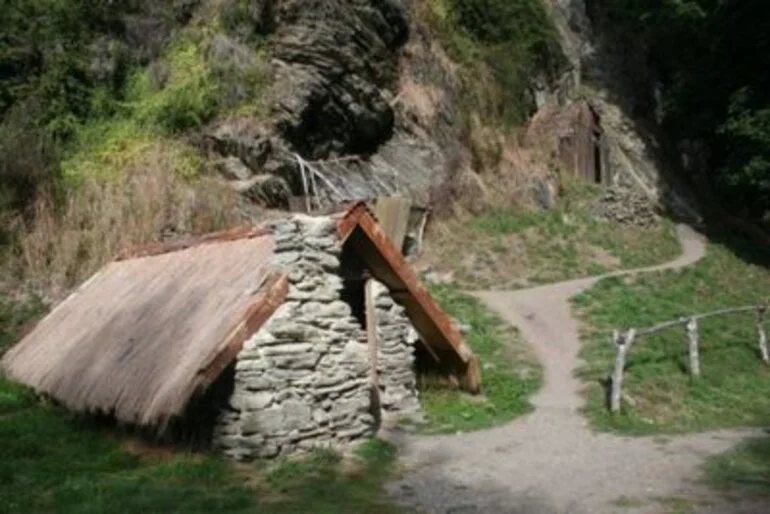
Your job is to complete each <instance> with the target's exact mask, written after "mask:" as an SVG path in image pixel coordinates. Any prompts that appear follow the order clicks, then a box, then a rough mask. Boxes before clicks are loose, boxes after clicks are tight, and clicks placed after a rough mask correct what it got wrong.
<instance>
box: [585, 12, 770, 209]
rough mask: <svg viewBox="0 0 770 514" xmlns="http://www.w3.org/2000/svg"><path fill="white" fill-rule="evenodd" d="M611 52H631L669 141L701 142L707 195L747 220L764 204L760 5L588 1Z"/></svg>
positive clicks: (768, 108) (768, 112) (766, 139)
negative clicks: (641, 64) (645, 72)
mask: <svg viewBox="0 0 770 514" xmlns="http://www.w3.org/2000/svg"><path fill="white" fill-rule="evenodd" d="M591 7H592V10H593V15H594V17H595V18H598V19H600V20H601V23H603V26H604V30H605V31H609V32H611V33H612V37H613V41H614V42H615V43H616V44H617V45H618V47H619V48H620V49H621V51H625V52H635V51H640V50H639V49H641V52H642V53H643V54H644V55H643V60H644V61H645V62H646V63H647V65H648V66H649V67H650V68H651V69H652V71H653V73H654V75H655V77H656V79H657V80H658V81H659V82H660V83H661V85H662V90H663V106H664V118H663V120H662V126H663V129H664V132H665V134H666V135H667V136H668V140H669V142H670V143H671V144H672V146H676V145H677V144H678V143H681V142H683V141H700V142H703V143H704V144H705V147H706V148H708V155H707V166H708V169H705V170H704V169H701V170H691V171H693V172H697V174H698V176H699V177H704V176H705V177H706V178H707V182H708V184H706V185H707V186H708V187H709V188H710V189H711V190H712V192H713V193H714V197H715V199H716V200H717V201H718V202H719V203H720V204H721V205H722V206H725V207H732V208H733V210H735V211H742V212H743V213H744V214H747V215H749V216H751V217H753V218H755V219H760V218H762V217H764V216H765V215H766V213H767V211H768V210H770V5H768V4H767V2H764V1H763V0H655V1H648V0H594V1H593V2H591Z"/></svg>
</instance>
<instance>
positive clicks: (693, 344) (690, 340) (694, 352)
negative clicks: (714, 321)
mask: <svg viewBox="0 0 770 514" xmlns="http://www.w3.org/2000/svg"><path fill="white" fill-rule="evenodd" d="M686 327H687V344H688V346H689V350H690V352H689V353H690V375H692V376H694V377H699V376H700V356H699V355H698V319H697V318H696V317H694V316H693V317H691V318H690V319H689V320H687V325H686Z"/></svg>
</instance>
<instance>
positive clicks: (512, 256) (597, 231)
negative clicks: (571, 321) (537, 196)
mask: <svg viewBox="0 0 770 514" xmlns="http://www.w3.org/2000/svg"><path fill="white" fill-rule="evenodd" d="M600 194H601V191H600V190H599V189H597V188H594V187H591V186H586V185H583V184H568V186H567V190H566V193H565V195H564V197H563V198H561V199H560V200H559V202H558V203H557V205H556V206H554V207H553V208H552V209H548V210H542V209H538V210H528V211H527V210H520V209H516V208H500V209H492V210H489V211H488V212H485V213H483V214H481V215H479V216H476V217H474V218H472V219H469V220H459V219H458V220H453V221H450V222H448V223H447V224H446V225H445V226H442V227H437V228H436V230H435V233H434V234H432V235H430V239H429V245H428V248H427V249H426V252H427V255H426V256H425V257H424V258H423V261H424V263H425V264H427V265H430V266H432V267H435V268H436V269H437V270H439V271H447V272H452V273H453V277H454V280H455V281H456V282H457V283H458V285H459V286H461V287H463V288H466V289H475V290H485V289H517V288H521V287H526V286H530V285H535V284H543V283H553V282H559V281H562V280H567V279H571V278H578V277H584V276H591V275H600V274H602V273H606V272H608V271H613V270H617V269H628V268H635V267H641V266H647V265H652V264H658V263H660V262H664V261H667V260H669V259H671V258H674V257H676V256H677V255H678V254H679V251H680V248H679V243H678V241H677V238H676V233H675V230H674V227H673V225H672V224H671V223H670V222H668V221H663V222H662V223H661V225H660V226H653V227H649V228H641V227H637V226H633V225H622V224H620V223H616V222H611V221H605V220H601V219H600V218H598V217H597V215H596V214H595V213H594V212H592V210H593V209H592V207H593V206H594V205H595V204H596V202H597V200H598V198H599V195H600Z"/></svg>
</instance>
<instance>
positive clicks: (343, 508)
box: [0, 303, 396, 514]
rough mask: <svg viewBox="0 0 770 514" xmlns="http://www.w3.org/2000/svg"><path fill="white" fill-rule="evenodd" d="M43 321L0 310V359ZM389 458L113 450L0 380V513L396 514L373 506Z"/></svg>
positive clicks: (17, 310) (115, 443)
mask: <svg viewBox="0 0 770 514" xmlns="http://www.w3.org/2000/svg"><path fill="white" fill-rule="evenodd" d="M41 311H42V307H41V306H40V305H39V304H38V303H31V304H29V305H24V306H19V305H11V304H9V303H0V353H1V352H2V351H3V350H4V349H7V347H8V346H9V345H10V343H11V342H12V341H15V340H16V338H17V337H18V331H19V329H20V328H21V327H22V326H24V324H25V323H27V322H28V321H29V320H30V319H31V318H33V317H34V316H36V315H38V314H40V313H41ZM128 443H136V444H133V445H129V444H128ZM395 457H396V455H395V450H394V448H393V447H392V446H390V445H389V444H387V443H385V442H383V441H380V440H377V439H375V440H371V441H368V442H366V443H364V444H363V445H361V446H360V447H359V448H358V449H357V451H356V452H355V455H353V456H351V457H347V458H343V457H342V456H340V455H339V454H337V453H334V452H332V451H330V450H318V451H316V452H315V453H312V454H310V455H309V456H308V457H307V458H305V459H302V460H297V459H294V460H289V459H283V460H279V461H277V462H273V463H269V464H261V465H260V464H249V465H246V464H239V465H235V464H232V463H230V462H227V461H225V460H223V459H221V458H219V457H217V456H212V455H205V454H200V453H188V452H185V451H178V452H173V451H170V450H169V449H168V448H153V447H151V446H147V445H145V444H142V443H138V442H136V441H129V440H127V439H122V440H120V439H118V438H117V437H115V436H114V435H112V434H110V433H108V432H107V431H105V430H104V429H101V430H99V429H97V428H95V427H94V426H93V425H92V424H91V423H89V422H88V421H87V420H84V419H82V418H76V417H73V416H71V415H68V414H67V413H65V412H63V411H62V410H60V409H58V408H56V407H53V406H51V405H47V404H45V403H41V402H40V401H38V399H37V398H36V397H35V395H34V394H32V392H30V391H29V390H28V389H25V388H22V387H20V386H17V385H15V384H12V383H10V382H8V381H7V380H5V379H4V378H2V377H1V376H0V512H4V513H9V514H12V513H27V512H60V513H78V514H84V513H91V512H92V513H102V512H115V513H131V512H185V513H196V512H200V513H202V514H203V513H209V512H228V513H260V514H289V513H292V514H300V513H305V512H314V513H319V514H337V513H340V514H345V513H349V514H356V513H359V512H372V513H383V514H384V513H388V512H395V510H393V509H391V508H390V507H389V506H387V505H385V504H384V503H383V502H382V501H381V498H380V496H381V487H382V483H383V482H384V481H385V479H387V478H388V477H389V476H390V474H391V473H392V470H393V464H394V462H395Z"/></svg>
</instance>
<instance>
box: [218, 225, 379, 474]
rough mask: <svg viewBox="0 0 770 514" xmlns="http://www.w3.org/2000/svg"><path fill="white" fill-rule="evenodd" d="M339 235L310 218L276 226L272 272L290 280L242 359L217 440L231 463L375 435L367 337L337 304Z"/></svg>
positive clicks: (340, 303) (349, 312) (347, 309)
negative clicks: (278, 271)
mask: <svg viewBox="0 0 770 514" xmlns="http://www.w3.org/2000/svg"><path fill="white" fill-rule="evenodd" d="M335 229H336V227H335V224H334V222H333V221H332V220H331V219H328V218H311V217H307V216H295V217H293V218H291V219H289V220H283V221H279V222H276V223H275V224H274V225H273V230H274V233H275V241H276V252H275V255H274V258H273V261H272V262H271V265H273V266H274V267H278V268H283V269H286V270H287V271H288V272H289V280H290V288H289V294H288V298H287V300H286V302H285V303H284V304H283V305H282V306H281V307H280V308H279V309H278V310H277V311H276V312H275V314H274V315H273V316H272V317H271V318H270V320H269V321H268V322H267V323H265V325H264V326H263V327H262V329H261V330H259V332H258V333H257V334H255V335H254V336H253V337H252V338H251V339H250V340H249V341H247V342H246V344H245V345H244V348H243V350H242V351H241V353H240V354H239V355H238V359H237V361H236V368H235V390H234V393H233V395H232V396H231V399H230V403H229V406H228V408H227V409H226V410H225V411H224V412H223V413H222V415H221V416H220V419H219V422H218V424H217V427H216V429H215V436H214V444H215V446H216V447H218V448H219V449H221V450H223V451H224V453H225V454H226V455H228V456H229V457H231V458H234V459H239V460H243V459H252V458H270V457H275V456H277V455H279V454H286V453H291V452H294V451H297V450H305V449H310V448H313V447H318V446H337V445H343V444H345V443H347V442H350V441H353V440H355V439H359V438H361V437H366V436H369V435H373V434H374V432H375V431H376V429H377V426H376V422H375V417H374V416H373V415H372V413H371V406H372V405H373V403H372V388H371V377H370V364H369V357H368V351H367V344H366V333H365V331H364V329H363V327H361V325H360V322H359V321H358V320H357V319H356V318H355V317H354V316H353V313H352V309H351V307H350V306H349V305H348V304H347V303H345V302H343V301H341V299H340V298H341V292H342V289H343V281H342V279H341V278H340V276H339V275H338V272H339V267H340V255H341V250H342V249H341V245H340V243H339V240H338V238H337V237H336V233H335ZM386 361H387V359H386Z"/></svg>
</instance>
